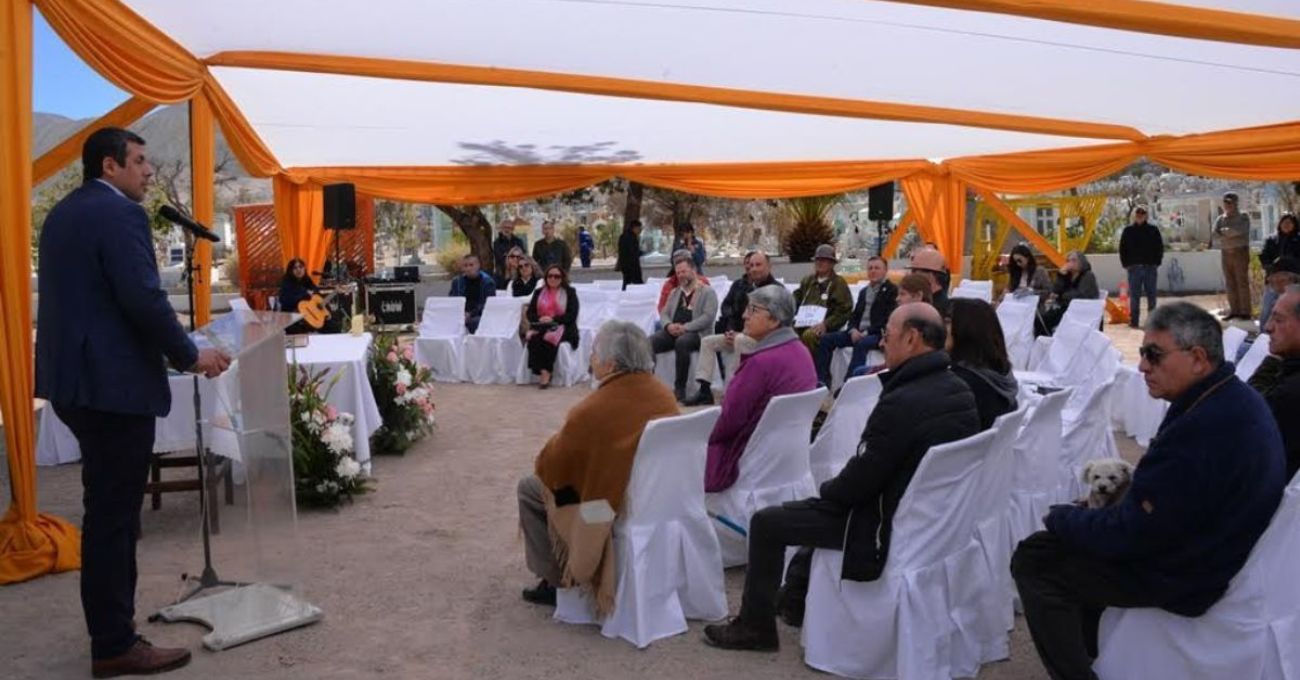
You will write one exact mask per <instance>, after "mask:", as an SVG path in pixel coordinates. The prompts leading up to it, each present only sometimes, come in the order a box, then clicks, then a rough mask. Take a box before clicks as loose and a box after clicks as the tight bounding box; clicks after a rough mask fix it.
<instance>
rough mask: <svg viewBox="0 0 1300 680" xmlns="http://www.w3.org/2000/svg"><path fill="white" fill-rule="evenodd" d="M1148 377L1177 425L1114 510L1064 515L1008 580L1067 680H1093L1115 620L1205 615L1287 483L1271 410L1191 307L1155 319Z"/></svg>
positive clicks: (1145, 364) (1156, 442) (1015, 564)
mask: <svg viewBox="0 0 1300 680" xmlns="http://www.w3.org/2000/svg"><path fill="white" fill-rule="evenodd" d="M1141 355H1142V361H1141V363H1140V364H1139V370H1141V371H1142V374H1143V376H1144V377H1145V378H1146V384H1147V388H1148V390H1149V391H1150V393H1151V396H1153V397H1157V398H1161V399H1166V400H1168V401H1169V402H1170V404H1169V412H1168V414H1167V415H1166V416H1165V419H1164V422H1162V423H1160V429H1159V430H1158V431H1157V434H1156V436H1155V438H1154V439H1152V440H1151V446H1150V448H1148V449H1147V452H1146V455H1144V456H1143V457H1142V460H1141V461H1140V462H1139V463H1138V466H1137V470H1136V471H1134V473H1133V482H1132V485H1131V486H1130V487H1129V490H1128V493H1127V494H1125V495H1124V497H1123V498H1122V499H1121V500H1120V501H1119V502H1118V503H1116V504H1114V505H1111V506H1110V507H1106V508H1100V509H1095V510H1093V509H1088V508H1086V507H1084V506H1082V505H1080V504H1078V503H1076V504H1072V505H1056V506H1053V507H1052V510H1051V512H1050V513H1049V514H1048V515H1047V517H1046V518H1045V520H1044V524H1045V525H1046V527H1047V530H1046V531H1040V532H1038V533H1036V534H1034V535H1032V536H1030V537H1029V538H1026V539H1025V540H1024V541H1022V542H1021V543H1020V546H1019V547H1018V548H1017V549H1016V553H1015V556H1014V557H1013V558H1012V560H1011V573H1012V575H1013V576H1014V577H1015V580H1016V587H1017V589H1018V590H1019V592H1020V599H1021V602H1023V604H1024V609H1025V620H1026V622H1027V623H1028V625H1029V632H1030V634H1032V635H1033V638H1034V645H1035V647H1037V648H1038V655H1039V657H1040V658H1041V659H1042V661H1043V665H1044V666H1045V667H1046V668H1047V673H1048V675H1049V676H1051V677H1052V678H1054V679H1056V680H1062V679H1066V678H1069V679H1073V678H1081V679H1083V678H1088V679H1091V678H1096V677H1097V676H1096V675H1095V674H1094V673H1093V672H1092V659H1093V658H1094V657H1095V656H1096V654H1097V625H1098V621H1099V620H1100V617H1101V612H1102V610H1103V609H1105V608H1106V607H1159V608H1161V609H1164V610H1166V611H1170V612H1173V613H1175V614H1179V615H1182V616H1189V617H1194V616H1200V615H1201V614H1203V613H1205V611H1206V610H1208V609H1209V608H1210V607H1211V605H1213V604H1214V603H1215V602H1216V601H1218V599H1219V598H1220V597H1222V596H1223V594H1224V592H1226V591H1227V589H1228V583H1229V582H1230V581H1231V580H1232V577H1233V576H1234V575H1235V574H1236V573H1237V571H1238V570H1240V569H1241V566H1242V565H1243V564H1245V562H1246V558H1247V557H1248V556H1249V555H1250V551H1251V548H1252V547H1254V545H1255V541H1256V540H1257V539H1258V538H1259V536H1260V534H1262V533H1263V532H1264V529H1265V528H1267V527H1268V523H1269V520H1270V519H1271V518H1272V516H1273V512H1274V511H1275V510H1276V509H1277V506H1278V503H1279V501H1280V500H1281V498H1282V490H1283V487H1284V486H1285V483H1286V480H1285V477H1284V468H1285V460H1284V454H1283V450H1282V438H1281V435H1280V434H1279V433H1278V428H1277V424H1276V423H1274V422H1273V417H1272V416H1271V415H1270V414H1269V412H1268V406H1267V405H1266V404H1265V403H1264V399H1263V398H1262V397H1261V396H1260V395H1259V394H1257V393H1256V392H1255V391H1254V390H1252V389H1250V388H1249V387H1248V386H1247V385H1246V384H1245V383H1243V382H1241V381H1240V380H1238V379H1237V377H1236V376H1235V375H1234V373H1233V372H1234V367H1233V365H1232V364H1231V363H1230V362H1227V361H1225V360H1224V357H1223V331H1222V329H1221V328H1220V326H1219V322H1218V321H1217V320H1216V319H1215V318H1214V317H1213V316H1211V315H1210V314H1209V313H1208V312H1206V311H1205V310H1203V309H1201V308H1199V307H1196V306H1195V305H1192V304H1189V303H1186V302H1174V303H1170V304H1165V305H1162V306H1160V307H1157V308H1156V310H1155V311H1154V312H1153V313H1152V314H1151V315H1150V319H1149V320H1148V322H1147V329H1146V334H1145V335H1144V336H1143V339H1142V347H1141Z"/></svg>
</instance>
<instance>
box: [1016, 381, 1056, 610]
mask: <svg viewBox="0 0 1300 680" xmlns="http://www.w3.org/2000/svg"><path fill="white" fill-rule="evenodd" d="M1069 398H1070V390H1069V388H1066V389H1064V390H1061V391H1059V392H1053V393H1051V394H1049V395H1047V396H1045V397H1043V398H1041V399H1039V400H1038V403H1036V404H1035V405H1034V406H1033V407H1032V408H1031V409H1030V410H1029V413H1028V414H1027V415H1026V416H1025V421H1024V426H1023V427H1021V428H1020V434H1019V435H1018V436H1017V437H1016V441H1015V444H1014V446H1013V447H1012V450H1013V452H1014V455H1015V467H1014V472H1013V475H1012V479H1011V510H1010V512H1008V513H1007V532H1006V536H1005V538H1006V541H1007V542H1006V546H1007V550H1008V553H1007V554H1008V555H1010V554H1012V553H1014V552H1015V549H1016V546H1017V545H1019V544H1020V542H1021V541H1023V540H1024V539H1025V538H1027V537H1028V536H1029V535H1030V534H1032V533H1034V532H1035V531H1039V530H1041V529H1042V528H1043V516H1044V515H1046V514H1047V511H1048V509H1049V508H1050V507H1051V506H1052V504H1053V503H1055V502H1056V500H1057V498H1058V485H1059V480H1060V476H1059V473H1058V472H1057V469H1058V466H1059V465H1060V451H1061V409H1063V408H1065V402H1066V401H1067V400H1068V399H1069ZM1009 595H1010V596H1011V599H1012V600H1017V599H1018V596H1017V595H1016V591H1015V586H1014V584H1012V587H1011V592H1010V593H1009Z"/></svg>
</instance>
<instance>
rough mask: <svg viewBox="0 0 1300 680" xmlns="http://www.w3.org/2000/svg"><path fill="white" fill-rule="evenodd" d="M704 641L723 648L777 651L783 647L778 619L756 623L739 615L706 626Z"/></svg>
mask: <svg viewBox="0 0 1300 680" xmlns="http://www.w3.org/2000/svg"><path fill="white" fill-rule="evenodd" d="M704 641H705V642H706V643H708V644H709V645H712V646H714V647H719V648H721V649H738V650H744V651H751V652H775V651H777V650H779V649H780V648H781V641H780V638H778V637H777V636H776V621H768V622H767V625H754V624H751V623H748V622H746V621H745V620H744V619H742V618H740V617H739V616H735V617H732V619H731V620H730V621H728V622H726V623H722V624H714V625H711V626H705V627H704Z"/></svg>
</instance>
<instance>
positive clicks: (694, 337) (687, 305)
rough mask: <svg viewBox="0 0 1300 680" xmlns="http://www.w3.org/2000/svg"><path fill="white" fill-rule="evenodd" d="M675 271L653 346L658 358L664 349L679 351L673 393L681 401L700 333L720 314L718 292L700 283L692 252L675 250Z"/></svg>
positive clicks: (653, 338)
mask: <svg viewBox="0 0 1300 680" xmlns="http://www.w3.org/2000/svg"><path fill="white" fill-rule="evenodd" d="M673 271H674V272H676V273H677V287H676V288H674V289H673V292H671V293H669V294H668V302H667V304H665V305H664V309H663V312H661V313H660V318H659V321H660V324H661V325H662V329H661V330H660V331H659V332H657V333H655V334H654V335H652V336H650V346H651V347H652V348H653V349H654V352H655V357H656V360H658V355H659V354H660V353H662V352H674V353H676V355H677V356H676V358H677V373H676V375H675V376H674V378H673V393H674V394H675V395H676V396H677V401H685V400H686V381H687V380H688V379H689V378H690V377H691V353H693V352H696V351H698V350H699V349H700V334H702V333H708V332H709V331H711V330H712V329H713V321H714V319H716V318H717V316H718V294H717V293H715V292H713V289H712V288H710V287H708V286H705V285H702V284H701V283H700V280H699V278H698V277H697V276H696V275H695V263H694V261H693V260H692V259H691V253H690V252H689V251H686V250H679V251H677V252H675V253H673Z"/></svg>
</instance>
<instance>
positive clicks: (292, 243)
mask: <svg viewBox="0 0 1300 680" xmlns="http://www.w3.org/2000/svg"><path fill="white" fill-rule="evenodd" d="M272 186H273V189H274V192H275V225H276V230H277V231H279V232H280V248H281V249H282V250H283V251H284V263H285V264H288V263H289V260H291V259H293V258H295V257H301V258H302V259H303V261H304V262H306V263H307V271H309V272H312V271H319V270H320V268H321V267H322V266H324V265H325V256H326V254H327V251H328V250H329V245H330V240H329V233H328V232H326V231H325V229H324V227H323V222H322V217H323V214H324V213H323V210H324V202H323V196H322V194H321V185H319V184H316V183H314V182H306V183H302V184H295V183H294V182H291V181H289V180H288V179H287V178H285V177H284V176H282V175H277V176H276V177H275V180H274V182H273V185H272Z"/></svg>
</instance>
